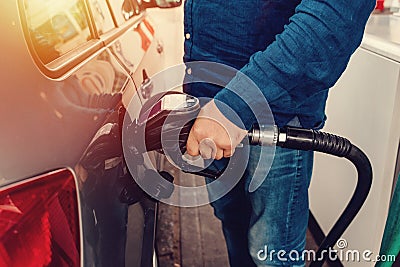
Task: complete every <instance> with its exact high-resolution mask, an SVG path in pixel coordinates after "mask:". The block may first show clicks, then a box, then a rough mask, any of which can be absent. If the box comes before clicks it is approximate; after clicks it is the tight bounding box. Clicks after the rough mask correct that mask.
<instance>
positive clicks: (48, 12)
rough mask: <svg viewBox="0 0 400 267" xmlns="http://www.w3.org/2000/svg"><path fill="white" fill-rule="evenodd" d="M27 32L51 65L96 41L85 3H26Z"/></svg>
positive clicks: (40, 0) (45, 0)
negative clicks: (78, 48) (63, 56)
mask: <svg viewBox="0 0 400 267" xmlns="http://www.w3.org/2000/svg"><path fill="white" fill-rule="evenodd" d="M23 3H24V9H23V12H24V13H25V19H26V25H27V28H28V29H27V30H28V32H29V37H30V39H31V41H32V44H33V46H34V49H35V51H36V54H37V55H38V56H39V58H40V60H41V61H42V62H43V63H44V64H47V63H49V62H51V61H53V60H54V59H56V58H58V57H60V56H62V55H64V54H66V53H68V52H69V51H71V50H73V49H75V48H77V47H79V46H81V45H82V44H85V43H86V42H87V41H88V40H91V39H93V37H92V34H91V32H90V30H89V27H88V16H87V13H86V11H85V4H84V1H83V0H57V1H51V0H24V1H23Z"/></svg>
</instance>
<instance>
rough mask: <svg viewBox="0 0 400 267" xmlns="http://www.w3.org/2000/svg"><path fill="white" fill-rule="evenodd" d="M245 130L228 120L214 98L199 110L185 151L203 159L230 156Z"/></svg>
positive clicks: (243, 135)
mask: <svg viewBox="0 0 400 267" xmlns="http://www.w3.org/2000/svg"><path fill="white" fill-rule="evenodd" d="M246 134H247V131H246V130H244V129H241V128H239V127H238V126H236V125H235V124H234V123H232V122H231V121H229V120H228V119H227V118H226V117H225V116H224V115H223V114H222V113H221V111H219V109H218V108H217V106H216V105H215V103H214V100H212V101H210V102H209V103H207V104H206V105H205V106H204V107H203V108H202V109H201V111H200V113H199V116H198V117H197V119H196V121H195V123H194V124H193V127H192V129H191V131H190V134H189V138H188V140H187V144H186V149H187V153H188V154H189V155H191V156H198V155H201V156H202V157H203V158H205V159H209V158H213V159H221V158H223V157H225V158H227V157H231V156H232V155H233V153H234V152H235V148H236V146H237V145H238V144H239V143H240V142H241V141H242V139H243V138H244V137H245V136H246Z"/></svg>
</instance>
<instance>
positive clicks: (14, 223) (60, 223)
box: [0, 169, 80, 267]
mask: <svg viewBox="0 0 400 267" xmlns="http://www.w3.org/2000/svg"><path fill="white" fill-rule="evenodd" d="M79 265H80V234H79V212H78V201H77V193H76V187H75V181H74V178H73V174H72V173H71V171H69V170H67V169H63V170H58V171H54V172H51V173H48V174H45V175H41V176H38V177H35V178H32V179H29V180H27V181H23V182H21V183H18V184H15V185H11V186H8V187H7V188H5V189H0V266H15V267H20V266H21V267H22V266H23V267H29V266H32V267H33V266H35V267H36V266H57V267H58V266H79Z"/></svg>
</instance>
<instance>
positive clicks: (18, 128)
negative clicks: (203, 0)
mask: <svg viewBox="0 0 400 267" xmlns="http://www.w3.org/2000/svg"><path fill="white" fill-rule="evenodd" d="M179 5H181V0H147V1H146V0H57V1H52V0H9V1H4V2H3V5H2V11H1V12H2V18H1V21H2V23H1V26H0V27H1V33H2V38H1V39H2V40H1V41H0V48H1V51H2V56H1V66H2V70H1V74H0V75H1V83H2V85H1V90H0V96H1V101H2V103H1V105H0V123H1V125H2V127H1V139H0V229H1V230H0V240H1V241H0V266H24V267H25V266H153V265H155V264H156V261H155V260H154V235H155V234H154V232H155V225H156V212H157V201H155V200H154V199H152V198H151V197H149V196H147V195H146V194H145V193H144V192H143V191H142V190H141V189H140V188H139V187H138V186H137V185H136V184H135V181H134V179H133V176H134V175H135V173H132V172H130V171H129V170H128V168H127V167H126V163H125V161H124V157H123V151H122V145H121V139H122V137H121V135H122V133H121V132H122V129H121V128H122V122H123V120H124V118H125V117H126V113H127V112H126V110H127V106H128V105H129V107H130V108H133V109H134V110H132V111H130V112H129V115H130V116H131V117H132V118H131V119H134V117H135V116H136V115H135V114H138V112H139V110H140V109H141V106H142V105H143V103H145V102H146V100H147V99H148V98H149V97H150V96H151V95H152V94H153V89H154V86H153V84H152V82H151V78H150V77H151V76H152V75H154V74H155V73H157V72H159V71H160V70H162V68H163V67H164V65H163V62H164V57H165V52H164V51H163V45H162V41H161V40H159V38H158V33H157V25H156V24H155V23H154V21H153V20H152V18H151V17H150V16H149V15H148V12H146V10H147V9H149V8H173V7H177V6H179ZM132 101H133V102H132ZM152 160H154V164H157V157H156V156H154V157H152ZM137 164H138V165H140V164H143V162H140V161H138V162H137Z"/></svg>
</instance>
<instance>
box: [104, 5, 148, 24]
mask: <svg viewBox="0 0 400 267" xmlns="http://www.w3.org/2000/svg"><path fill="white" fill-rule="evenodd" d="M109 3H110V6H111V9H112V12H113V14H114V16H115V20H116V21H117V23H118V25H122V24H123V23H124V22H125V21H127V20H129V19H130V18H132V17H134V16H136V15H138V14H140V5H139V3H138V1H137V0H109Z"/></svg>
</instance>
